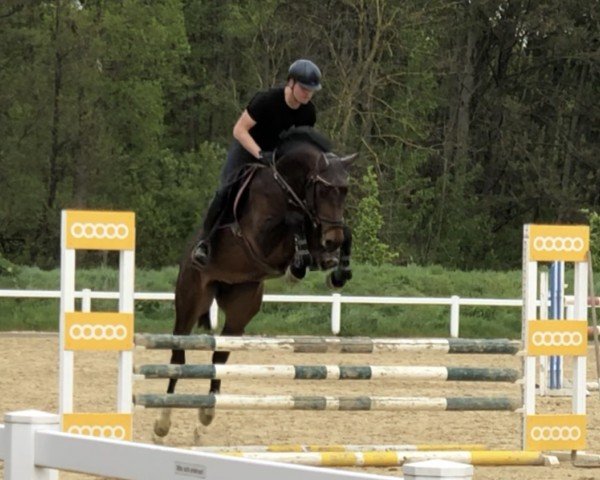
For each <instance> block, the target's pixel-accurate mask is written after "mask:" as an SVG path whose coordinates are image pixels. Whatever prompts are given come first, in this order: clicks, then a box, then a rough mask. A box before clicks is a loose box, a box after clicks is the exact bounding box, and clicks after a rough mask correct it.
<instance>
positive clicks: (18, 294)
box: [0, 289, 523, 338]
mask: <svg viewBox="0 0 600 480" xmlns="http://www.w3.org/2000/svg"><path fill="white" fill-rule="evenodd" d="M3 297H4V298H56V299H59V298H60V291H54V290H0V298H3ZM75 297H76V298H79V299H81V300H82V310H83V311H89V310H90V307H91V301H92V300H103V299H107V300H118V298H119V293H118V292H104V291H92V290H90V289H82V290H80V291H77V292H75ZM134 299H135V300H160V301H173V300H174V299H175V294H173V293H156V292H135V293H134ZM263 301H265V302H279V303H329V304H331V315H330V322H331V332H332V333H333V334H334V335H338V334H339V333H340V330H341V322H342V305H343V304H363V305H442V306H444V305H445V306H448V307H449V308H450V326H449V333H450V337H453V338H457V337H458V336H459V330H460V308H461V307H462V306H485V307H519V308H521V307H522V306H523V301H522V300H521V299H520V298H519V299H498V298H463V297H460V296H458V295H452V296H450V297H375V296H352V295H342V294H340V293H332V294H331V295H264V297H263ZM210 320H211V327H212V328H213V330H214V329H216V327H217V305H216V303H213V305H212V307H211V313H210Z"/></svg>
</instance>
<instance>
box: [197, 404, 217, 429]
mask: <svg viewBox="0 0 600 480" xmlns="http://www.w3.org/2000/svg"><path fill="white" fill-rule="evenodd" d="M214 418H215V409H214V407H211V408H200V409H199V410H198V419H199V420H200V423H201V424H202V425H204V426H205V427H208V426H209V425H210V424H211V423H212V421H213V419H214Z"/></svg>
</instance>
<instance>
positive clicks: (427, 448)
mask: <svg viewBox="0 0 600 480" xmlns="http://www.w3.org/2000/svg"><path fill="white" fill-rule="evenodd" d="M486 449H487V445H482V444H460V443H459V444H422V445H335V444H329V445H318V444H316V445H308V444H299V443H298V444H272V445H233V446H227V445H224V446H217V447H215V446H213V447H192V450H197V451H200V452H207V453H251V452H256V453H259V452H265V453H267V452H365V451H366V452H394V451H405V452H431V451H443V452H446V451H449V450H454V451H456V450H478V451H481V450H486Z"/></svg>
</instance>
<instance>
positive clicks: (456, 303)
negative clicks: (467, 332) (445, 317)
mask: <svg viewBox="0 0 600 480" xmlns="http://www.w3.org/2000/svg"><path fill="white" fill-rule="evenodd" d="M450 302H451V303H450V337H452V338H458V329H459V323H460V297H459V296H458V295H452V296H451V297H450Z"/></svg>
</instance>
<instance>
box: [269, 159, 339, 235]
mask: <svg viewBox="0 0 600 480" xmlns="http://www.w3.org/2000/svg"><path fill="white" fill-rule="evenodd" d="M321 155H322V156H323V158H324V159H325V161H326V162H327V163H329V158H328V157H327V154H325V153H321ZM271 170H272V172H273V178H274V179H275V181H276V182H277V183H278V184H279V186H280V187H281V189H282V190H283V191H284V192H285V193H286V195H287V197H288V202H289V203H290V204H291V205H294V206H295V207H297V208H299V209H300V210H302V211H303V212H304V214H305V215H306V216H307V217H308V218H309V220H310V221H311V223H312V225H313V227H314V228H317V227H319V226H323V227H328V228H341V227H343V226H344V219H343V218H342V219H341V220H334V219H331V218H326V217H323V216H321V215H319V213H318V212H317V207H316V205H317V202H316V194H317V188H316V187H317V184H321V185H325V186H327V187H334V188H335V187H336V185H334V184H333V183H331V182H329V181H328V180H326V179H324V178H323V177H321V176H320V175H318V174H317V173H312V174H311V175H310V176H309V178H308V182H307V184H306V189H305V193H306V194H305V198H306V200H302V199H301V198H300V197H299V196H298V194H297V193H296V192H294V190H293V189H292V187H290V185H289V183H288V182H287V181H286V180H285V178H283V176H282V175H281V174H280V173H279V171H278V170H277V167H276V164H275V162H273V163H272V164H271Z"/></svg>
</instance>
